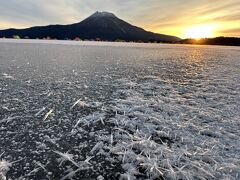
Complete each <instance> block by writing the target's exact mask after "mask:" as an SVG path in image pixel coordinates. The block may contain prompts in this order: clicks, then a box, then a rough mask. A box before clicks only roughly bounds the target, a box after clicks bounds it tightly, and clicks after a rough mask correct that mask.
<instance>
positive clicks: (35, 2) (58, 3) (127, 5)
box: [0, 0, 240, 36]
mask: <svg viewBox="0 0 240 180" xmlns="http://www.w3.org/2000/svg"><path fill="white" fill-rule="evenodd" d="M95 11H110V12H113V13H115V14H116V15H117V16H119V17H120V18H122V19H124V20H126V21H128V22H130V23H131V24H134V25H137V26H141V27H143V28H145V29H147V30H151V31H156V32H160V33H161V32H164V33H167V32H166V31H171V32H172V33H175V34H173V35H180V36H181V34H180V32H181V29H182V28H186V27H188V26H191V25H196V24H201V23H202V24H203V23H223V22H227V21H237V22H239V19H240V15H239V12H240V3H239V0H228V1H225V0H218V1H209V0H181V1H179V0H171V1H160V0H148V1H146V0H51V1H49V0H7V1H6V0H0V28H9V27H7V26H11V27H16V28H23V27H29V26H35V25H47V24H68V23H74V22H79V21H81V20H83V19H84V18H86V17H87V16H89V15H90V14H92V13H94V12H95ZM170 28H171V29H170ZM229 28H230V29H231V27H229ZM234 28H235V27H234ZM235 29H236V28H235ZM177 32H178V33H177ZM219 32H220V31H219Z"/></svg>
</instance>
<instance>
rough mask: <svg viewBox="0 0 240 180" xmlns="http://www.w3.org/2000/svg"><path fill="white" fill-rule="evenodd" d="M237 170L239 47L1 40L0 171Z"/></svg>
mask: <svg viewBox="0 0 240 180" xmlns="http://www.w3.org/2000/svg"><path fill="white" fill-rule="evenodd" d="M1 176H2V177H5V176H6V177H8V178H10V179H43V180H45V179H61V178H62V179H70V178H72V179H89V178H90V179H91V178H92V179H99V180H100V179H103V178H105V179H135V178H137V179H156V178H160V179H161V178H165V179H240V48H239V47H224V46H188V45H166V44H164V45H161V44H134V43H128V44H125V43H101V42H70V41H41V40H39V41H33V40H7V39H2V40H0V179H1Z"/></svg>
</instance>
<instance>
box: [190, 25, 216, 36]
mask: <svg viewBox="0 0 240 180" xmlns="http://www.w3.org/2000/svg"><path fill="white" fill-rule="evenodd" d="M215 28H216V27H215V26H214V25H198V26H193V27H190V28H188V29H186V31H185V37H186V38H194V39H200V38H209V37H213V36H214V30H215Z"/></svg>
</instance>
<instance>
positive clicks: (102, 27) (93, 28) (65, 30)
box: [0, 11, 180, 42]
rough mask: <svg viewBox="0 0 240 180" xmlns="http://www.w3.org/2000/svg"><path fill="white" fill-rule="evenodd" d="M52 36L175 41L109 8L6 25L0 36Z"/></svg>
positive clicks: (111, 39) (62, 37)
mask: <svg viewBox="0 0 240 180" xmlns="http://www.w3.org/2000/svg"><path fill="white" fill-rule="evenodd" d="M15 35H18V36H19V37H21V38H24V37H28V38H31V39H35V38H41V39H42V38H47V37H49V38H53V39H75V38H80V39H98V40H99V39H100V40H110V41H115V40H125V41H144V42H146V41H164V42H175V41H179V40H180V39H179V38H178V37H175V36H168V35H164V34H157V33H152V32H148V31H145V30H144V29H142V28H139V27H136V26H133V25H131V24H129V23H127V22H125V21H123V20H121V19H119V18H118V17H116V16H115V15H114V14H113V13H109V12H98V11H97V12H95V13H94V14H92V15H91V16H89V17H88V18H86V19H84V20H83V21H81V22H79V23H75V24H71V25H49V26H38V27H31V28H27V29H7V30H2V31H0V37H6V38H12V37H13V36H15Z"/></svg>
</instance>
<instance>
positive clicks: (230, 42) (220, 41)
mask: <svg viewBox="0 0 240 180" xmlns="http://www.w3.org/2000/svg"><path fill="white" fill-rule="evenodd" d="M180 43H181V44H202V45H226V46H240V38H237V37H216V38H202V39H198V40H196V39H183V40H181V41H180Z"/></svg>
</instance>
